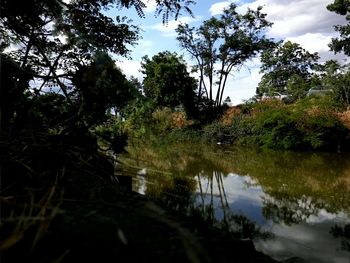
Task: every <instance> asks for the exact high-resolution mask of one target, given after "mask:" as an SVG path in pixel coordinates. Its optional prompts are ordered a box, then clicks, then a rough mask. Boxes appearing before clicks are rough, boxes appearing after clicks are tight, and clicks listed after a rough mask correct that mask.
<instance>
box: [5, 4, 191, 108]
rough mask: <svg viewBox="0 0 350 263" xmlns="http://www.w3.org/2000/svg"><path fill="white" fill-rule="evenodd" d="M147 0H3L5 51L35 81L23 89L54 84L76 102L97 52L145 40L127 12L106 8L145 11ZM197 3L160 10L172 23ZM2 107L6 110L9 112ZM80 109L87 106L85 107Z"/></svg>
mask: <svg viewBox="0 0 350 263" xmlns="http://www.w3.org/2000/svg"><path fill="white" fill-rule="evenodd" d="M144 2H145V1H141V0H97V1H93V0H75V1H69V3H66V2H63V1H62V0H28V1H25V2H23V1H20V0H3V1H2V2H1V5H0V51H1V53H2V54H3V55H4V56H5V55H6V58H7V61H10V62H9V63H10V64H11V65H12V64H13V65H16V66H15V68H16V72H17V73H18V74H17V73H16V75H25V76H26V77H25V78H26V79H25V81H24V82H26V83H29V81H27V79H30V80H34V81H32V82H31V83H32V84H31V87H29V85H27V86H26V87H25V88H24V89H22V90H21V92H22V93H23V92H27V93H29V94H32V95H35V96H39V95H40V94H42V92H43V91H45V92H51V89H48V87H52V86H55V88H54V89H53V91H55V92H56V93H61V94H63V95H64V96H65V99H66V102H67V103H68V104H70V105H71V106H73V104H75V103H76V102H77V101H76V100H75V96H76V93H77V92H78V93H79V91H77V90H76V87H75V86H74V85H73V83H72V80H73V79H74V78H75V80H76V79H77V78H76V77H75V75H76V74H77V73H78V72H79V71H80V70H81V69H82V68H84V67H85V66H88V65H91V63H93V61H94V55H95V54H96V53H98V52H110V53H113V54H115V55H119V56H127V55H128V54H129V52H130V50H129V46H130V45H131V46H132V45H135V44H136V42H137V40H138V39H139V36H138V32H139V29H138V28H137V27H136V26H133V25H132V24H130V21H129V20H128V19H127V18H126V17H121V16H117V17H116V18H115V19H112V18H110V17H108V16H106V15H105V14H104V13H103V11H105V10H108V9H111V8H130V7H135V8H136V10H137V12H138V13H139V15H140V16H144V13H143V8H145V7H146V4H145V3H144ZM192 3H193V1H190V0H157V14H158V15H160V14H162V15H163V20H164V21H165V22H166V21H167V20H168V18H169V16H171V15H174V16H175V17H177V16H178V15H179V14H180V11H181V10H183V9H185V11H188V12H190V9H189V7H188V6H189V5H190V4H192ZM9 47H11V49H9ZM4 56H2V57H4ZM6 63H7V62H6ZM2 66H3V65H2ZM28 75H29V76H28ZM3 80H5V79H2V83H1V91H0V92H1V94H7V93H9V92H8V91H4V89H7V88H8V87H7V85H3V84H5V83H3ZM33 83H34V84H33ZM17 86H18V85H17ZM21 87H22V86H21ZM79 102H81V100H79ZM8 103H10V102H8ZM10 104H11V103H10ZM15 104H16V103H13V105H15ZM0 107H1V108H2V106H0ZM1 108H0V112H4V110H2V109H1ZM77 108H79V109H81V106H79V107H77ZM72 114H79V112H77V113H72Z"/></svg>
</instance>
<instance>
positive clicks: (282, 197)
mask: <svg viewBox="0 0 350 263" xmlns="http://www.w3.org/2000/svg"><path fill="white" fill-rule="evenodd" d="M276 196H278V198H276ZM263 204H264V208H263V214H264V217H265V218H267V219H272V220H273V221H274V222H278V223H279V222H281V221H282V222H283V223H285V224H286V225H292V224H297V223H300V222H302V221H305V220H306V219H308V218H309V217H310V216H311V215H317V214H318V213H319V211H320V209H322V208H324V206H325V205H324V203H322V202H317V200H312V199H311V198H309V197H307V196H302V197H301V198H291V197H290V196H289V195H288V194H286V193H276V194H275V195H274V198H263Z"/></svg>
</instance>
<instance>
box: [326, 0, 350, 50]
mask: <svg viewBox="0 0 350 263" xmlns="http://www.w3.org/2000/svg"><path fill="white" fill-rule="evenodd" d="M327 9H328V10H329V11H332V12H335V13H337V14H339V15H342V16H345V18H346V20H347V21H348V22H349V21H350V14H349V12H350V3H349V1H348V0H334V2H333V3H332V4H329V5H328V6H327ZM335 30H336V31H338V32H339V33H340V37H338V38H333V39H332V43H331V44H330V47H331V49H332V50H333V51H334V52H335V53H338V52H344V53H345V54H346V55H350V35H349V32H350V24H349V23H348V24H346V25H336V26H335Z"/></svg>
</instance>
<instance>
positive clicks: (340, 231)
mask: <svg viewBox="0 0 350 263" xmlns="http://www.w3.org/2000/svg"><path fill="white" fill-rule="evenodd" d="M330 232H331V234H332V235H333V236H334V237H336V238H340V239H341V248H342V250H347V251H350V224H346V225H344V227H342V226H338V225H335V226H334V227H332V229H331V231H330Z"/></svg>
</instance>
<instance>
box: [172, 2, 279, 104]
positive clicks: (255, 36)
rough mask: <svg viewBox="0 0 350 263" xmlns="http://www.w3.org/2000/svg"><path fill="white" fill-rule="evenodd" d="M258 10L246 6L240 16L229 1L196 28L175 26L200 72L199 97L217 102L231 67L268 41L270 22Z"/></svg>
mask: <svg viewBox="0 0 350 263" xmlns="http://www.w3.org/2000/svg"><path fill="white" fill-rule="evenodd" d="M261 9H262V8H261V7H259V8H258V9H257V10H256V11H253V10H250V9H249V10H248V11H247V12H246V14H244V15H241V14H239V13H238V12H237V11H236V5H235V4H231V5H230V6H229V8H228V9H226V10H224V12H223V14H222V15H220V17H218V18H217V17H212V18H210V19H209V20H207V21H204V22H203V24H202V25H201V26H200V27H199V28H194V27H192V28H190V27H189V26H188V25H187V24H183V25H179V27H178V28H177V30H176V31H177V33H178V37H177V39H178V41H179V42H180V46H181V47H182V48H184V49H185V50H186V51H187V52H188V53H189V54H190V55H191V56H192V58H193V59H194V61H195V64H196V65H195V67H194V70H195V71H197V72H199V74H200V79H199V89H198V96H199V97H201V96H202V95H203V94H204V95H205V96H206V97H207V98H208V99H209V100H210V101H212V102H213V103H214V105H215V106H219V105H221V102H222V97H223V94H224V89H225V86H226V83H227V79H228V76H229V75H230V73H231V72H232V70H233V69H237V68H239V67H241V66H242V65H243V64H244V63H245V62H246V61H247V60H249V59H251V58H253V57H254V56H256V55H257V54H258V53H259V52H260V51H262V50H263V49H265V48H266V47H269V46H270V45H271V44H272V41H271V40H269V39H267V38H266V37H265V34H264V33H265V30H266V29H267V28H268V27H269V26H271V25H272V24H271V23H270V22H268V21H267V20H266V19H265V17H266V14H263V13H261ZM217 68H218V69H217ZM214 88H216V90H217V92H216V95H215V96H214V94H213V92H214Z"/></svg>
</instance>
